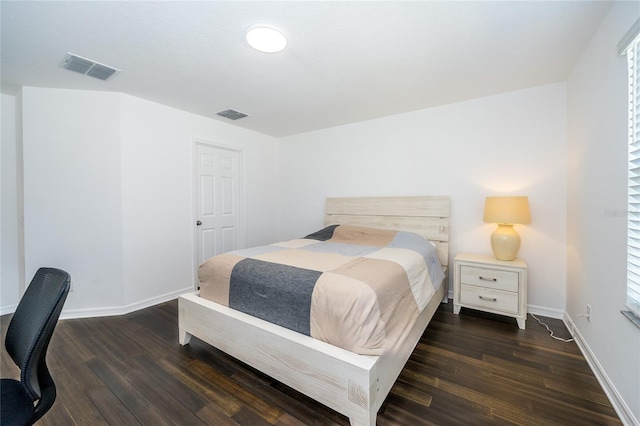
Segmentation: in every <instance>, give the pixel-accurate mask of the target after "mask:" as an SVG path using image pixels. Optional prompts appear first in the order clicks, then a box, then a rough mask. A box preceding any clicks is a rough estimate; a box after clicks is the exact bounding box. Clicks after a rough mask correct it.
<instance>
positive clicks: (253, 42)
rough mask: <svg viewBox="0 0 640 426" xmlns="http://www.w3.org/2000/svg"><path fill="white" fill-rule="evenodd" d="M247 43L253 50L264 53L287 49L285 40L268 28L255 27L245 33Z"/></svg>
mask: <svg viewBox="0 0 640 426" xmlns="http://www.w3.org/2000/svg"><path fill="white" fill-rule="evenodd" d="M247 43H249V46H251V47H253V48H254V49H256V50H258V51H260V52H265V53H277V52H281V51H283V50H284V48H285V47H287V39H286V38H285V36H284V34H282V33H281V32H280V31H278V30H274V29H273V28H268V27H255V28H252V29H250V30H249V31H247Z"/></svg>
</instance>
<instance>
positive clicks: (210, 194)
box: [195, 143, 242, 267]
mask: <svg viewBox="0 0 640 426" xmlns="http://www.w3.org/2000/svg"><path fill="white" fill-rule="evenodd" d="M195 150H196V153H195V156H196V158H195V161H196V167H195V172H196V177H195V186H196V188H195V191H196V224H195V225H196V230H197V231H196V234H197V237H196V240H197V259H196V261H197V264H196V267H197V266H199V265H201V264H202V263H203V262H204V261H205V260H207V259H208V258H210V257H212V256H215V255H217V254H221V253H225V252H227V251H231V250H236V249H238V248H241V247H240V241H241V234H242V232H241V229H240V228H241V220H240V219H241V208H242V206H241V202H242V199H241V196H240V188H241V186H240V177H241V175H240V166H241V165H240V160H241V155H240V152H238V151H233V150H230V149H224V148H220V147H214V146H211V145H205V144H201V143H196V147H195Z"/></svg>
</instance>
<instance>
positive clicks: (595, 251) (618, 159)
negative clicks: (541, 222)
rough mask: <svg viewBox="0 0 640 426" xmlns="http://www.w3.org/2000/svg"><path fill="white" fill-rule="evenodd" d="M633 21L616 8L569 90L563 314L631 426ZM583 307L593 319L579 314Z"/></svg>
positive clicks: (634, 404) (637, 345) (634, 385)
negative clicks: (626, 48)
mask: <svg viewBox="0 0 640 426" xmlns="http://www.w3.org/2000/svg"><path fill="white" fill-rule="evenodd" d="M639 16H640V8H638V4H637V3H634V2H616V3H614V6H613V7H612V8H611V10H610V12H609V13H608V15H607V16H606V18H605V19H604V21H603V23H602V24H601V26H600V28H599V30H598V32H597V33H596V34H595V36H594V37H593V39H592V40H591V42H590V44H589V46H588V48H587V49H586V50H585V52H584V53H583V55H582V56H581V58H580V59H579V61H578V63H577V64H576V66H575V67H574V69H573V71H572V74H571V76H570V78H569V80H568V86H567V87H568V89H567V90H568V111H569V114H568V121H569V125H568V126H569V139H568V149H569V159H568V160H569V161H568V198H567V205H568V219H569V220H568V227H567V252H568V253H567V265H568V275H567V315H568V317H569V322H570V323H573V324H574V327H575V329H576V333H577V336H578V339H579V342H582V343H583V344H584V345H585V346H586V348H587V350H588V351H589V352H591V355H592V356H593V361H595V362H596V363H597V364H599V365H594V367H595V369H596V373H602V374H603V375H604V379H605V380H606V381H610V383H611V384H612V385H613V386H614V387H615V389H617V391H616V392H617V393H619V396H620V397H621V398H622V399H623V400H624V402H623V403H622V404H623V405H624V404H626V405H628V410H629V411H630V412H631V413H633V414H632V415H633V416H635V419H636V420H635V421H636V422H637V421H639V420H640V330H638V328H637V327H635V326H634V325H633V324H632V323H631V322H630V321H628V320H627V319H626V318H625V317H623V316H622V314H621V313H620V310H621V309H622V308H623V306H624V304H625V301H626V264H627V258H626V235H627V231H626V225H627V222H626V210H627V190H626V185H627V152H628V148H627V134H628V130H627V129H628V116H627V93H628V89H627V81H628V80H627V68H626V57H618V56H617V54H616V44H617V43H618V41H619V40H620V39H621V38H622V36H623V35H624V34H625V32H626V31H627V30H628V29H629V28H630V27H631V25H632V24H633V22H634V21H635V20H636V19H638V17H639ZM587 304H590V305H591V307H592V310H591V321H587V320H586V319H585V318H583V317H578V316H577V315H578V314H582V313H584V312H585V311H586V305H587ZM598 370H600V371H598ZM615 399H616V398H615V395H614V402H615ZM626 420H627V421H629V419H626ZM636 424H637V423H636Z"/></svg>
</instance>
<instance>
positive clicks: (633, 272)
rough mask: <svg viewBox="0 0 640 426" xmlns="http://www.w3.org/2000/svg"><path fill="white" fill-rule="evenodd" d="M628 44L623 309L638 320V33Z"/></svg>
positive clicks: (639, 249)
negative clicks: (627, 199)
mask: <svg viewBox="0 0 640 426" xmlns="http://www.w3.org/2000/svg"><path fill="white" fill-rule="evenodd" d="M628 43H629V44H628V45H627V47H626V49H625V50H624V52H623V53H626V55H627V64H628V66H629V188H628V190H629V196H628V198H629V201H628V209H627V210H628V214H627V217H628V224H627V229H628V230H627V309H629V311H630V313H631V314H633V315H635V318H633V320H634V321H637V320H639V319H640V34H638V33H636V34H634V35H633V38H631V40H630V41H629V42H628ZM625 314H626V313H625Z"/></svg>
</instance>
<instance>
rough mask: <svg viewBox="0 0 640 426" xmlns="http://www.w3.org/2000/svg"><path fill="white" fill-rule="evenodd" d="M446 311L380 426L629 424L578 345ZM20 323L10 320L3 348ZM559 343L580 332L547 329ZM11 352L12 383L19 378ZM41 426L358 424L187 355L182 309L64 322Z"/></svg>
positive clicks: (199, 353) (235, 367)
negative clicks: (180, 327) (51, 395)
mask: <svg viewBox="0 0 640 426" xmlns="http://www.w3.org/2000/svg"><path fill="white" fill-rule="evenodd" d="M451 309H452V303H449V304H447V305H441V307H440V309H439V310H438V312H437V313H436V315H435V317H434V319H433V320H432V321H431V324H429V327H428V328H427V330H426V332H425V334H424V336H423V337H422V340H421V341H420V343H419V344H418V346H417V348H416V350H415V351H414V353H413V355H412V356H411V359H410V360H409V362H408V363H407V365H406V367H405V369H404V370H403V372H402V374H401V375H400V378H399V379H398V381H397V382H396V384H395V386H394V387H393V389H392V391H391V393H390V395H389V396H388V398H387V400H386V401H385V403H384V405H383V407H382V409H381V411H380V412H379V413H378V424H379V425H428V424H436V425H481V424H519V425H521V424H522V425H551V424H562V425H579V424H584V425H587V424H589V425H592V424H619V423H620V422H619V420H618V418H617V416H616V413H615V411H614V410H613V408H612V407H611V405H610V404H609V401H608V400H607V397H606V396H605V394H604V393H603V391H602V389H601V388H600V385H599V384H598V382H597V381H596V379H595V377H594V376H593V374H592V372H591V371H590V369H589V367H588V365H587V363H586V362H585V360H584V358H583V357H582V355H581V353H580V351H579V350H578V348H577V346H576V345H575V343H562V342H559V341H556V340H552V339H551V338H550V337H549V335H548V333H547V331H546V330H545V329H544V328H543V327H542V326H540V325H539V324H538V323H537V322H536V321H535V320H533V319H532V318H531V317H529V319H528V321H527V330H519V329H518V327H517V326H516V323H515V320H513V319H509V318H503V317H499V316H493V315H489V314H484V313H479V312H475V311H471V310H468V309H467V310H465V309H463V311H462V313H461V315H459V316H458V315H453V313H452V312H451ZM9 318H10V317H9V316H3V317H2V318H0V325H1V326H2V337H3V343H4V336H5V332H6V328H7V325H8V322H9ZM544 320H545V322H547V323H548V324H549V325H550V326H551V327H552V329H553V330H554V331H555V332H556V334H557V335H560V336H564V337H568V335H569V333H568V332H567V331H566V329H565V328H564V325H563V324H562V322H561V321H559V320H554V319H548V318H544ZM2 346H3V348H2V349H3V352H2V361H1V362H2V364H1V367H2V376H3V377H8V376H10V377H17V376H18V370H17V369H16V368H15V366H13V363H12V362H11V360H10V359H9V357H8V355H7V354H6V352H5V351H4V345H2ZM48 363H49V367H50V369H51V371H52V375H53V376H54V379H55V381H56V383H57V385H58V398H57V400H56V403H55V405H54V406H53V408H52V409H51V411H50V412H49V413H47V414H46V415H45V417H44V418H43V419H42V420H41V421H40V422H39V424H42V425H69V424H78V425H101V424H111V425H134V424H145V425H163V424H179V425H195V424H210V425H236V424H237V425H255V426H261V425H278V426H289V425H331V424H338V425H347V424H349V422H348V420H347V419H346V418H345V417H343V416H342V415H340V414H338V413H336V412H334V411H332V410H330V409H328V408H326V407H324V406H322V405H320V404H318V403H316V402H314V401H313V400H311V399H309V398H307V397H305V396H304V395H301V394H299V393H298V392H296V391H294V390H292V389H290V388H288V387H287V386H284V385H282V384H281V383H278V382H276V381H274V380H272V379H271V378H269V377H267V376H265V375H263V374H261V373H260V372H258V371H256V370H254V369H252V368H250V367H248V366H246V365H244V364H242V363H240V362H238V361H236V360H234V359H233V358H231V357H229V356H227V355H225V354H224V353H222V352H220V351H218V350H216V349H214V348H212V347H211V346H209V345H207V344H205V343H203V342H201V341H199V340H198V339H196V338H193V339H192V340H191V343H190V344H189V345H188V346H185V347H183V346H180V345H179V344H178V332H177V303H176V302H175V301H172V302H168V303H164V304H161V305H158V306H155V307H152V308H148V309H144V310H141V311H138V312H135V313H132V314H129V315H124V316H121V317H107V318H93V319H76V320H64V321H60V322H59V324H58V327H57V329H56V332H55V334H54V337H53V339H52V341H51V346H50V348H49V355H48Z"/></svg>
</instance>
